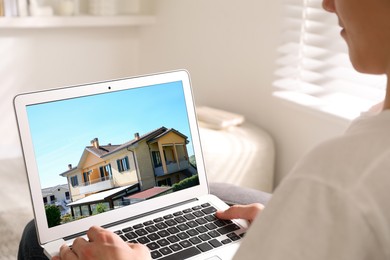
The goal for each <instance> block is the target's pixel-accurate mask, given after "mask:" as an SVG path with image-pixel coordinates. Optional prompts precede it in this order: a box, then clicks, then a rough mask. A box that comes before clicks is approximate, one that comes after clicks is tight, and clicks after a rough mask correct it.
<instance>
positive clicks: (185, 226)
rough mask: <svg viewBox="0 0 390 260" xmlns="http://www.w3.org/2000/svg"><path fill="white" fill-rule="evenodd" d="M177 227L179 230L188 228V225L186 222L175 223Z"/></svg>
mask: <svg viewBox="0 0 390 260" xmlns="http://www.w3.org/2000/svg"><path fill="white" fill-rule="evenodd" d="M177 228H178V229H180V230H181V231H184V230H187V229H189V227H188V226H187V225H186V224H180V225H177Z"/></svg>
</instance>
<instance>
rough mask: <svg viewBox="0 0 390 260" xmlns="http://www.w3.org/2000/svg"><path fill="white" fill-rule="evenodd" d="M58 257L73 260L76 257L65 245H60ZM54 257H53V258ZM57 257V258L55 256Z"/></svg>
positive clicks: (63, 259)
mask: <svg viewBox="0 0 390 260" xmlns="http://www.w3.org/2000/svg"><path fill="white" fill-rule="evenodd" d="M59 258H60V259H62V260H74V259H77V256H76V254H75V253H74V252H73V251H72V250H71V249H70V247H69V246H67V245H65V244H64V245H62V246H61V248H60V257H59ZM54 259H55V258H54ZM57 259H58V258H57Z"/></svg>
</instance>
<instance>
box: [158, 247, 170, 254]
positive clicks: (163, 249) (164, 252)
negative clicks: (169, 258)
mask: <svg viewBox="0 0 390 260" xmlns="http://www.w3.org/2000/svg"><path fill="white" fill-rule="evenodd" d="M158 251H160V253H161V254H163V255H168V254H170V253H172V250H171V249H169V247H163V248H161V249H159V250H158Z"/></svg>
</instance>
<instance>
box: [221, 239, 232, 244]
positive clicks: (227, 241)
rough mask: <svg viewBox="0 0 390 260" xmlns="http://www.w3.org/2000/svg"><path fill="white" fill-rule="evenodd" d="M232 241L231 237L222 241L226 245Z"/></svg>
mask: <svg viewBox="0 0 390 260" xmlns="http://www.w3.org/2000/svg"><path fill="white" fill-rule="evenodd" d="M231 242H232V241H231V240H230V238H226V239H224V240H222V241H221V243H222V244H224V245H226V244H229V243H231Z"/></svg>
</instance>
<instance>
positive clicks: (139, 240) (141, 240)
mask: <svg viewBox="0 0 390 260" xmlns="http://www.w3.org/2000/svg"><path fill="white" fill-rule="evenodd" d="M137 241H138V243H140V244H143V245H146V244H147V243H149V242H150V240H149V239H148V238H147V237H140V238H138V239H137Z"/></svg>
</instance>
